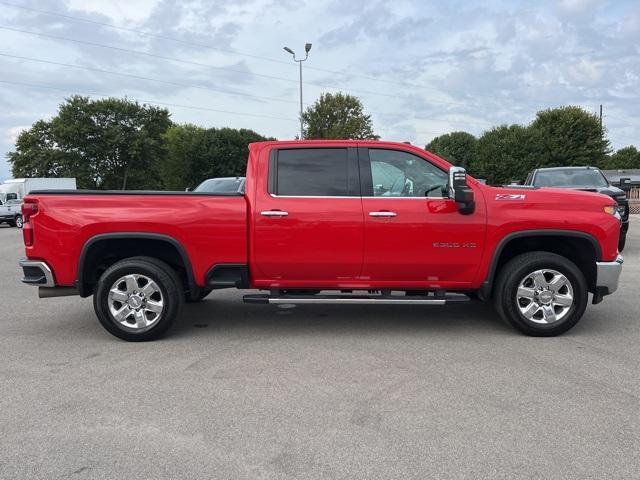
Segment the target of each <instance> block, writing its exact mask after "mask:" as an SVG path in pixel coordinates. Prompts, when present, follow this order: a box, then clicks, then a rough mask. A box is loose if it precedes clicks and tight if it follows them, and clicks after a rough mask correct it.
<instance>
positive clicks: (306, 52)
mask: <svg viewBox="0 0 640 480" xmlns="http://www.w3.org/2000/svg"><path fill="white" fill-rule="evenodd" d="M309 50H311V44H310V43H305V45H304V53H305V55H304V58H300V59H297V58H296V54H295V52H294V51H293V50H291V49H290V48H289V47H284V51H285V52H287V53H290V54H291V55H292V56H293V61H294V62H297V63H298V66H299V67H300V140H302V139H303V138H304V127H303V122H302V108H303V107H302V62H304V61H305V60H306V59H307V58H309Z"/></svg>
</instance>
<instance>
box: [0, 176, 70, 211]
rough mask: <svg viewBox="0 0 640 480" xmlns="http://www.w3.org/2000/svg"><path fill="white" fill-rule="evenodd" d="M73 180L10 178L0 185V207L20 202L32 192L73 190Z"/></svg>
mask: <svg viewBox="0 0 640 480" xmlns="http://www.w3.org/2000/svg"><path fill="white" fill-rule="evenodd" d="M75 189H76V179H75V178H12V179H9V180H5V181H4V183H2V184H1V185H0V205H2V204H4V203H6V202H7V200H21V199H22V198H23V197H24V196H25V195H27V194H28V193H29V192H32V191H34V190H75Z"/></svg>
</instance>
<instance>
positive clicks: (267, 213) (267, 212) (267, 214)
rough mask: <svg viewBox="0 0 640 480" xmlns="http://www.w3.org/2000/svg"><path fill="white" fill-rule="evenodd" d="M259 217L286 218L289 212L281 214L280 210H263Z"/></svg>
mask: <svg viewBox="0 0 640 480" xmlns="http://www.w3.org/2000/svg"><path fill="white" fill-rule="evenodd" d="M260 215H262V216H264V217H286V216H287V215H289V212H283V211H282V210H263V211H262V212H260Z"/></svg>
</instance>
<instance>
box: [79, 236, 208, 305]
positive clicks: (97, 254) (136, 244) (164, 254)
mask: <svg viewBox="0 0 640 480" xmlns="http://www.w3.org/2000/svg"><path fill="white" fill-rule="evenodd" d="M139 255H144V256H149V257H154V258H157V259H158V260H162V261H164V262H166V263H167V264H169V265H170V266H171V267H173V268H174V269H175V270H177V272H178V274H179V275H181V276H182V277H183V280H184V281H185V282H186V283H185V285H186V286H187V287H188V289H189V291H190V292H194V291H196V290H197V285H196V282H195V276H194V274H193V268H192V266H191V261H190V260H189V255H188V254H187V252H186V250H185V248H184V246H183V245H182V244H181V243H180V242H179V241H178V240H176V239H175V238H173V237H171V236H169V235H164V234H160V233H151V232H119V233H103V234H98V235H95V236H93V237H91V238H89V239H88V240H87V241H86V242H85V244H84V245H83V247H82V250H81V252H80V258H79V260H78V271H77V280H76V284H77V288H78V292H79V293H80V296H81V297H88V296H90V295H92V294H93V289H94V287H95V284H96V283H97V279H98V278H99V275H98V272H99V271H100V270H101V269H106V268H108V267H109V266H110V265H113V264H114V263H115V262H117V261H119V260H122V259H124V258H129V257H134V256H139Z"/></svg>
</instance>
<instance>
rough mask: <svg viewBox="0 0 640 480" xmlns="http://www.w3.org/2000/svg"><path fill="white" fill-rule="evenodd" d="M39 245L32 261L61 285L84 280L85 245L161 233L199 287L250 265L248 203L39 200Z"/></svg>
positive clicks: (149, 198)
mask: <svg viewBox="0 0 640 480" xmlns="http://www.w3.org/2000/svg"><path fill="white" fill-rule="evenodd" d="M34 197H35V198H37V199H38V213H36V214H35V215H34V216H33V217H31V218H32V223H33V230H34V232H33V235H34V239H35V241H34V243H33V246H31V247H25V249H26V253H27V257H28V258H29V259H39V260H45V261H46V262H47V263H48V264H49V265H50V266H51V268H52V270H53V272H54V275H55V279H56V283H57V284H59V285H67V286H71V285H73V284H74V282H75V280H76V279H77V278H78V261H79V259H80V254H81V252H82V248H83V246H84V245H85V244H86V243H87V242H88V241H89V240H90V239H91V238H93V237H95V236H96V235H101V234H109V233H123V232H127V233H133V232H135V233H155V234H161V235H166V236H168V237H171V238H173V239H174V240H176V241H177V242H179V243H180V244H181V245H182V247H183V248H184V250H185V252H186V253H187V255H188V257H189V259H190V261H191V266H192V268H193V273H194V277H195V280H196V283H197V284H198V285H200V286H203V285H204V278H205V274H206V272H207V270H208V269H209V268H210V267H211V266H212V265H216V264H220V263H246V262H247V202H246V200H245V199H244V198H243V197H241V196H233V197H221V196H206V195H188V194H178V195H153V194H151V195H140V194H131V195H126V194H123V195H120V194H117V195H109V194H101V195H36V196H30V197H27V198H34Z"/></svg>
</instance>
